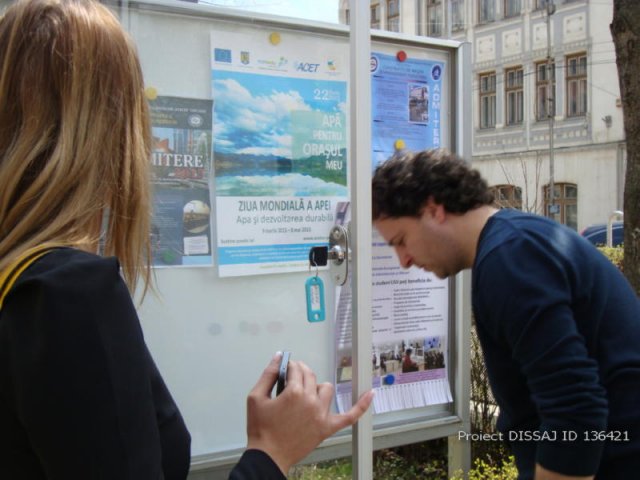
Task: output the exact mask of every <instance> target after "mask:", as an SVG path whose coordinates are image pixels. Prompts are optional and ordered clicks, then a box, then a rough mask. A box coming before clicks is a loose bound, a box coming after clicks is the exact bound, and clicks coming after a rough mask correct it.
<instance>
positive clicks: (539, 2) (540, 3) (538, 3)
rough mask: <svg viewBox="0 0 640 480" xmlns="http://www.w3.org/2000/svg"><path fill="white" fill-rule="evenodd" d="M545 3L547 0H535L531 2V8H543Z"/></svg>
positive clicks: (545, 5) (545, 6)
mask: <svg viewBox="0 0 640 480" xmlns="http://www.w3.org/2000/svg"><path fill="white" fill-rule="evenodd" d="M547 3H548V0H535V1H534V2H533V9H534V10H543V9H546V8H547Z"/></svg>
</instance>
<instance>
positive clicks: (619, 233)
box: [580, 221, 624, 247]
mask: <svg viewBox="0 0 640 480" xmlns="http://www.w3.org/2000/svg"><path fill="white" fill-rule="evenodd" d="M611 232H612V237H613V239H612V242H611V243H612V245H613V246H614V247H617V246H619V245H622V243H623V242H624V222H621V221H620V222H613V223H612V224H611ZM580 235H582V236H583V237H584V238H585V239H587V240H588V241H589V242H591V243H593V244H594V245H606V244H607V224H606V223H598V224H596V225H590V226H588V227H587V228H585V229H584V230H582V231H581V232H580Z"/></svg>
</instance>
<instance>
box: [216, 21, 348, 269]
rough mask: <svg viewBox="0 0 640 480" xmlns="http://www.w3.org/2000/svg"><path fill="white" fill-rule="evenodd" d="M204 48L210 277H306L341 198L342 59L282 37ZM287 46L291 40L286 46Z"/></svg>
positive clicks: (221, 38) (219, 39) (232, 39)
mask: <svg viewBox="0 0 640 480" xmlns="http://www.w3.org/2000/svg"><path fill="white" fill-rule="evenodd" d="M267 36H268V34H267V33H265V38H264V39H263V40H264V41H263V42H257V41H256V39H255V38H253V37H247V36H246V35H241V34H234V33H226V34H220V32H217V33H216V34H215V35H212V41H211V87H212V95H213V99H214V112H213V124H214V125H213V130H214V138H213V158H214V170H215V181H214V184H215V195H216V220H217V224H216V225H217V254H218V261H217V263H218V270H219V274H220V276H222V277H225V276H240V275H257V274H267V273H283V272H295V271H307V270H308V255H309V249H310V248H311V247H312V246H315V245H324V244H326V243H327V241H328V232H329V231H330V229H331V226H332V225H333V223H334V212H335V206H336V204H337V202H339V201H343V200H345V199H346V197H347V196H348V176H347V164H348V154H347V116H346V106H347V83H346V67H347V66H346V65H345V62H344V60H343V55H344V54H343V52H340V51H339V50H338V49H334V50H332V49H331V48H324V47H323V48H319V47H318V42H317V41H313V40H312V39H307V38H306V37H302V36H299V35H297V36H296V37H295V39H293V38H288V37H287V35H286V34H284V33H283V34H282V38H281V39H280V38H279V40H280V41H279V42H268V41H266V39H267ZM293 40H295V41H293Z"/></svg>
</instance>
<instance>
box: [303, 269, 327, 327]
mask: <svg viewBox="0 0 640 480" xmlns="http://www.w3.org/2000/svg"><path fill="white" fill-rule="evenodd" d="M304 287H305V290H306V293H307V320H308V321H310V322H322V321H324V317H325V315H324V283H323V282H322V279H321V278H320V277H310V278H308V279H307V281H306V282H305V284H304Z"/></svg>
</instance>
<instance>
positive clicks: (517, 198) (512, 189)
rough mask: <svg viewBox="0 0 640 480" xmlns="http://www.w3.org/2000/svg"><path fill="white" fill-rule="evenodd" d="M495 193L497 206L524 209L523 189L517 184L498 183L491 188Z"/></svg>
mask: <svg viewBox="0 0 640 480" xmlns="http://www.w3.org/2000/svg"><path fill="white" fill-rule="evenodd" d="M489 191H491V193H493V198H494V199H495V200H494V205H495V206H496V207H497V208H515V209H516V210H522V189H521V188H520V187H516V186H515V185H496V186H495V187H491V188H490V189H489Z"/></svg>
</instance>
